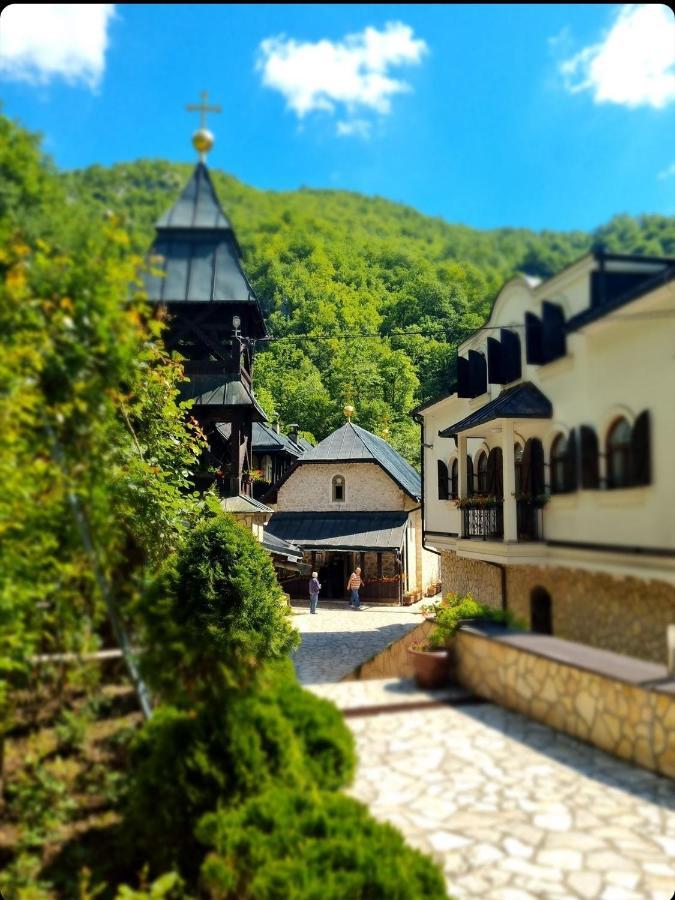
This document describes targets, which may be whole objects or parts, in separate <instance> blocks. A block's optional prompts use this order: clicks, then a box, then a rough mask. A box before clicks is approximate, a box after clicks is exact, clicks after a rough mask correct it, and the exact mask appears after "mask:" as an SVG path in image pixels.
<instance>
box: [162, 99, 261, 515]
mask: <svg viewBox="0 0 675 900" xmlns="http://www.w3.org/2000/svg"><path fill="white" fill-rule="evenodd" d="M207 100H208V97H207V94H206V92H204V93H203V94H202V102H201V103H200V104H191V105H190V106H188V107H187V109H188V110H190V111H197V112H199V114H200V127H199V129H198V130H197V131H195V133H194V134H193V136H192V143H193V146H194V148H195V149H196V150H197V152H198V153H199V161H198V162H197V165H196V166H195V168H194V171H193V173H192V176H191V177H190V180H189V181H188V183H187V184H186V186H185V188H184V189H183V192H182V193H181V195H180V196H179V197H178V199H177V200H176V202H175V203H174V205H173V206H172V207H171V208H170V209H169V210H167V211H166V212H165V213H164V215H163V216H161V218H160V219H159V220H158V221H157V223H156V226H155V227H156V236H155V240H154V242H153V244H152V247H151V249H150V262H151V272H150V274H149V275H148V276H147V277H146V279H145V281H146V290H147V293H148V299H149V301H150V302H151V303H153V304H155V305H156V306H157V307H158V309H160V308H161V309H163V310H164V312H165V315H167V317H168V320H169V327H168V330H167V331H166V332H165V344H166V346H167V349H169V350H176V351H178V352H179V353H180V354H181V356H182V357H183V358H184V368H185V374H186V376H187V378H188V381H187V382H186V383H185V384H184V386H183V390H182V394H183V399H186V400H187V399H191V400H193V401H194V403H193V406H192V409H191V414H192V415H193V416H194V417H195V418H196V419H197V421H198V422H199V424H200V426H201V427H202V429H203V431H204V432H205V434H206V435H207V438H208V443H209V447H208V451H207V452H205V453H204V455H203V457H202V459H201V460H200V464H199V469H198V472H197V473H196V475H195V487H196V488H197V489H198V490H206V488H208V487H209V486H210V485H211V484H213V482H214V481H216V482H217V484H218V490H219V493H220V494H221V496H224V497H237V496H239V495H241V494H243V495H245V496H250V495H251V481H250V478H249V474H248V473H249V471H250V469H251V441H252V437H251V431H252V424H253V422H254V421H257V422H262V421H264V420H265V414H264V412H263V410H262V409H261V408H260V406H259V405H258V403H257V402H256V400H255V397H254V395H253V388H252V384H251V374H252V366H253V356H254V351H255V342H256V340H257V339H259V338H262V337H265V336H267V328H266V325H265V320H264V318H263V314H262V310H261V307H260V303H259V302H258V298H257V297H256V296H255V293H254V291H253V289H252V288H251V285H250V284H249V282H248V279H247V277H246V273H245V272H244V269H243V267H242V252H241V249H240V247H239V243H238V241H237V237H236V234H235V233H234V229H233V228H232V225H231V224H230V222H229V220H228V219H227V217H226V215H225V213H224V212H223V209H222V207H221V205H220V201H219V200H218V196H217V194H216V191H215V188H214V186H213V182H212V180H211V176H210V174H209V170H208V168H207V165H206V154H207V153H208V152H209V150H211V148H212V147H213V143H214V138H213V135H212V134H211V132H210V131H208V130H207V128H206V113H207V112H220V107H219V106H214V105H209V104H208V103H207Z"/></svg>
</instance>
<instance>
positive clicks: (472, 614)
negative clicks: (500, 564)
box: [429, 594, 523, 650]
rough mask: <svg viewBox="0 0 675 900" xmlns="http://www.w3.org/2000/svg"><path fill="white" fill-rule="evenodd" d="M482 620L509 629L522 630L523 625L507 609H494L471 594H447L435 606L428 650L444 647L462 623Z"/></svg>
mask: <svg viewBox="0 0 675 900" xmlns="http://www.w3.org/2000/svg"><path fill="white" fill-rule="evenodd" d="M467 619H482V620H483V621H486V622H495V623H499V624H502V625H506V626H508V627H510V628H522V627H523V625H522V623H521V622H520V620H519V619H518V618H516V616H514V615H513V613H512V612H511V611H510V610H508V609H495V608H494V607H493V606H488V605H487V604H485V603H480V602H479V601H478V600H474V598H473V597H472V596H471V594H467V595H466V596H462V595H461V594H448V595H446V596H445V597H444V598H443V601H442V602H441V603H440V604H436V627H435V628H434V630H433V631H432V632H431V634H430V635H429V648H430V649H434V650H436V649H439V648H440V647H444V646H446V644H447V643H448V641H450V640H451V639H452V638H453V637H454V636H455V634H456V633H457V629H458V628H459V626H460V625H461V624H462V622H463V621H466V620H467Z"/></svg>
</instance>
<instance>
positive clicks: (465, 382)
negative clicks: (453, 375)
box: [457, 356, 471, 397]
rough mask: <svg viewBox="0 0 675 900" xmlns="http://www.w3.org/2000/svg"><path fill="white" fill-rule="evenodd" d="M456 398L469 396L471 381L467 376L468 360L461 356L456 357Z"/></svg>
mask: <svg viewBox="0 0 675 900" xmlns="http://www.w3.org/2000/svg"><path fill="white" fill-rule="evenodd" d="M457 396H458V397H470V396H471V380H470V376H469V360H468V359H464V357H463V356H458V357H457Z"/></svg>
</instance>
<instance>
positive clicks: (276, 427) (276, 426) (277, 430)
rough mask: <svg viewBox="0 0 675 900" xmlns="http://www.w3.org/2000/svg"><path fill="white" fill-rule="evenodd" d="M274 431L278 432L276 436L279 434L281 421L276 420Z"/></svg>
mask: <svg viewBox="0 0 675 900" xmlns="http://www.w3.org/2000/svg"><path fill="white" fill-rule="evenodd" d="M274 431H275V432H276V434H279V420H278V419H275V420H274Z"/></svg>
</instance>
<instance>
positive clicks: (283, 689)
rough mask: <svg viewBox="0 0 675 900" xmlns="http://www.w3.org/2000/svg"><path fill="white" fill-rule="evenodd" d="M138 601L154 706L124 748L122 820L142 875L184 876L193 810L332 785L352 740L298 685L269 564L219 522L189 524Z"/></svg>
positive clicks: (237, 529)
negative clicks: (180, 546)
mask: <svg viewBox="0 0 675 900" xmlns="http://www.w3.org/2000/svg"><path fill="white" fill-rule="evenodd" d="M146 603H147V608H146V609H145V610H143V617H144V621H145V635H144V643H145V645H146V646H147V647H148V651H147V652H145V653H144V654H143V661H144V662H143V665H144V668H145V670H146V673H147V675H148V679H149V681H150V684H151V686H152V688H153V691H154V692H155V695H156V696H159V697H160V698H161V699H162V700H163V701H164V702H163V703H161V704H160V705H158V706H157V707H156V709H155V711H154V713H153V716H152V719H151V720H150V721H149V722H147V723H146V724H145V725H144V726H143V728H142V729H141V730H140V731H139V732H138V734H137V736H136V737H135V740H134V741H133V744H132V746H131V748H130V765H129V779H128V783H127V789H126V792H125V798H124V812H125V823H126V828H127V831H128V834H129V836H130V838H131V840H132V842H133V844H135V846H136V848H137V849H138V850H141V852H142V853H143V854H144V858H147V859H148V860H149V861H150V862H151V863H152V865H153V872H157V871H160V870H161V867H166V866H167V865H177V866H179V868H180V869H181V871H183V872H186V873H189V872H190V869H191V867H192V866H193V865H194V864H195V860H196V859H198V857H197V856H196V855H195V854H196V851H197V848H196V846H195V841H194V836H193V835H194V829H195V826H196V823H197V822H198V820H199V818H200V817H201V816H202V815H203V814H204V813H206V812H207V811H209V810H213V809H214V808H215V807H216V805H217V804H237V803H240V802H243V801H244V800H246V799H248V798H249V797H251V796H253V795H255V794H258V793H261V792H264V791H265V790H268V789H269V788H271V787H272V786H273V785H281V786H285V787H289V788H297V789H308V788H310V787H312V786H314V785H318V786H319V787H324V788H337V787H342V786H344V785H345V784H346V783H348V781H349V780H350V779H351V776H352V774H353V770H354V765H355V755H354V742H353V736H352V734H351V732H350V731H349V729H348V728H347V727H346V726H345V724H344V722H343V721H342V717H341V715H340V713H339V712H338V710H337V709H336V708H335V707H334V706H333V705H332V704H331V703H329V702H327V701H325V700H321V699H320V698H318V697H315V696H314V695H313V694H311V693H309V692H308V691H305V690H303V689H302V688H301V687H300V685H299V684H298V682H297V679H296V676H295V671H294V669H293V665H292V663H291V661H290V660H289V659H288V658H287V657H286V654H288V652H289V651H290V650H291V649H292V648H293V647H294V646H295V645H296V642H297V633H296V632H295V630H294V629H293V628H292V626H291V624H290V620H289V617H288V613H287V609H286V604H285V601H284V599H283V595H282V593H281V590H280V588H279V586H278V583H277V581H276V578H275V575H274V570H273V568H272V564H271V562H270V559H269V557H268V555H267V554H266V553H265V551H264V550H263V549H262V548H261V547H260V545H259V544H258V543H257V542H256V541H255V539H254V538H253V536H252V535H251V533H250V532H248V531H247V530H245V529H243V528H242V527H241V526H239V525H238V524H236V523H235V522H234V521H233V520H231V519H230V518H229V517H225V516H219V517H216V518H212V519H210V520H208V521H206V522H205V523H203V524H202V525H200V526H199V527H198V528H196V529H195V531H194V532H193V534H192V535H191V537H190V539H189V540H188V541H187V542H186V546H185V549H184V550H183V551H181V552H179V554H178V557H177V559H176V560H173V561H171V562H170V564H169V565H168V566H167V572H166V576H165V578H164V579H163V580H162V581H161V582H160V583H159V584H158V585H157V586H156V588H155V590H154V592H153V596H152V597H149V598H148V599H147V600H146ZM158 834H161V835H162V838H161V841H158V840H157V835H158Z"/></svg>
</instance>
